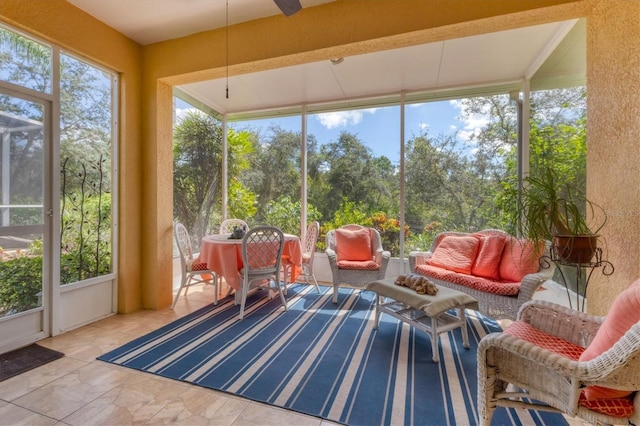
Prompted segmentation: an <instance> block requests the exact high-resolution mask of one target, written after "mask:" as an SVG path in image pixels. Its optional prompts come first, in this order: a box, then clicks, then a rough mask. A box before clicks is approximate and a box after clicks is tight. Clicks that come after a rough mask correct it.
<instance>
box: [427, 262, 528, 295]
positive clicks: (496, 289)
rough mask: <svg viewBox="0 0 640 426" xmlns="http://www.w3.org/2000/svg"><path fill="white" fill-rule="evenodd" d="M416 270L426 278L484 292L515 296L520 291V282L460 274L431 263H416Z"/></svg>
mask: <svg viewBox="0 0 640 426" xmlns="http://www.w3.org/2000/svg"><path fill="white" fill-rule="evenodd" d="M416 272H417V273H419V274H421V275H424V276H426V277H428V278H435V279H437V280H442V281H448V282H451V283H454V284H458V285H463V286H465V287H469V288H473V289H475V290H478V291H482V292H484V293H491V294H497V295H500V296H517V295H518V293H519V292H520V283H508V282H504V281H495V280H490V279H488V278H483V277H476V276H473V275H469V274H462V273H460V272H454V271H450V270H448V269H444V268H439V267H437V266H432V265H416Z"/></svg>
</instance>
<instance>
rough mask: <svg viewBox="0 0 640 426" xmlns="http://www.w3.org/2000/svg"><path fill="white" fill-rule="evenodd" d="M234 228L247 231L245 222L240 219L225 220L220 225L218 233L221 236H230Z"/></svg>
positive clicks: (247, 227)
mask: <svg viewBox="0 0 640 426" xmlns="http://www.w3.org/2000/svg"><path fill="white" fill-rule="evenodd" d="M234 227H240V228H242V229H244V230H245V231H248V230H249V226H247V222H245V221H244V220H242V219H225V220H223V221H222V223H221V224H220V231H219V232H220V233H221V234H231V233H233V228H234Z"/></svg>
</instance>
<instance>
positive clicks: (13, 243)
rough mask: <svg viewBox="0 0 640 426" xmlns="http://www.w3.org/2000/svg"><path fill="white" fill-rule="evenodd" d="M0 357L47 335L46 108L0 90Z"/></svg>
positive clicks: (39, 102)
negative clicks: (0, 99) (0, 354)
mask: <svg viewBox="0 0 640 426" xmlns="http://www.w3.org/2000/svg"><path fill="white" fill-rule="evenodd" d="M0 97H2V102H0V143H1V152H0V198H1V199H0V353H3V352H6V351H8V350H12V349H15V348H18V347H21V346H24V345H26V344H29V343H32V342H35V341H36V340H39V339H42V338H44V337H47V336H48V329H49V326H48V318H49V312H50V309H51V306H50V304H51V303H50V295H51V284H50V281H51V280H50V273H48V272H47V271H49V270H50V267H49V266H50V259H51V255H50V253H51V250H50V246H51V238H50V235H49V231H48V230H49V229H50V225H51V215H52V210H51V207H50V205H48V204H49V203H50V197H49V196H48V195H46V194H48V193H50V190H49V189H47V186H46V185H47V182H48V181H49V179H47V178H46V177H47V176H48V174H49V173H50V167H49V166H48V164H49V163H48V159H49V158H50V155H49V146H50V130H49V129H50V128H51V126H50V125H48V123H49V120H50V118H49V117H50V107H49V106H48V105H49V104H48V103H47V102H45V101H40V100H37V99H36V98H28V97H27V96H26V95H23V94H17V93H14V92H9V91H7V90H4V91H2V90H0Z"/></svg>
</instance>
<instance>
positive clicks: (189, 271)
mask: <svg viewBox="0 0 640 426" xmlns="http://www.w3.org/2000/svg"><path fill="white" fill-rule="evenodd" d="M173 235H174V237H175V239H176V244H177V246H178V252H179V253H180V269H181V271H182V277H181V279H180V288H179V289H178V292H177V293H176V296H175V298H174V299H173V303H172V304H171V309H173V308H174V306H176V302H177V301H178V298H179V297H180V292H182V289H183V288H184V289H185V291H184V294H185V296H186V294H187V292H188V291H189V287H190V286H192V285H196V284H203V283H204V284H211V285H213V289H214V295H213V303H214V304H216V305H217V304H218V276H217V274H216V273H215V272H214V271H212V270H210V269H209V268H208V267H207V264H206V263H200V262H198V259H197V256H195V255H194V254H193V248H192V246H191V237H190V236H189V231H187V228H186V227H185V226H184V225H183V224H182V223H180V222H174V223H173Z"/></svg>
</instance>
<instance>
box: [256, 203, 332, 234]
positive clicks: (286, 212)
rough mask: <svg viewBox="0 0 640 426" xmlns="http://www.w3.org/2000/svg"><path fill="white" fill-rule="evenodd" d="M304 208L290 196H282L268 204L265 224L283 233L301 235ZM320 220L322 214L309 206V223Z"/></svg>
mask: <svg viewBox="0 0 640 426" xmlns="http://www.w3.org/2000/svg"><path fill="white" fill-rule="evenodd" d="M301 212H302V206H301V203H300V200H296V201H294V200H292V199H291V197H289V196H281V197H278V199H276V200H271V201H269V202H268V203H267V205H266V208H265V209H264V219H263V220H264V223H266V224H269V225H273V226H277V227H278V228H280V229H282V232H286V233H289V234H295V235H300V217H301ZM318 219H320V212H319V211H318V209H316V208H315V207H314V206H312V205H310V204H307V221H308V222H313V221H316V220H318Z"/></svg>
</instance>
